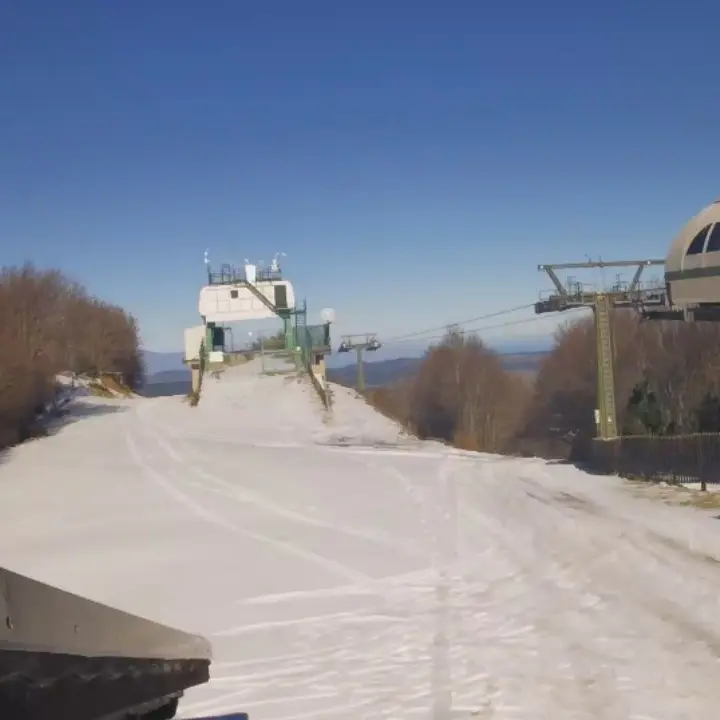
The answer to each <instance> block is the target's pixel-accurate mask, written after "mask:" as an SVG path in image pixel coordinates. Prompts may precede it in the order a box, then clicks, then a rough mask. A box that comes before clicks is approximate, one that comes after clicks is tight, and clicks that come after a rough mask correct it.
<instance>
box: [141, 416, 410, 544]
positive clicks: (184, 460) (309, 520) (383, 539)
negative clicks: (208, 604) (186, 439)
mask: <svg viewBox="0 0 720 720" xmlns="http://www.w3.org/2000/svg"><path fill="white" fill-rule="evenodd" d="M142 422H143V425H144V426H145V427H146V428H147V434H148V435H151V436H152V437H153V439H154V440H155V442H156V443H157V445H158V447H159V448H160V449H162V451H163V452H164V453H165V454H166V455H167V456H168V457H169V458H170V459H171V460H173V461H174V462H175V463H177V464H178V465H182V467H183V468H184V469H186V470H190V472H192V473H193V474H194V475H195V476H196V477H197V478H199V479H201V480H203V481H204V482H205V483H207V484H208V487H204V486H203V485H202V484H201V485H199V486H195V487H200V488H202V489H205V490H206V491H207V492H215V493H217V494H220V495H223V496H224V497H227V498H228V499H232V500H236V501H237V502H240V503H247V504H249V505H254V506H256V507H258V508H259V509H261V510H264V511H265V512H267V513H270V514H273V515H277V516H279V517H284V518H286V519H288V520H292V521H294V522H297V523H300V524H303V525H308V526H311V527H317V528H323V529H326V530H332V531H333V532H340V533H343V534H345V535H349V536H351V537H356V538H359V539H361V540H367V541H369V542H372V543H375V544H377V545H380V546H383V547H387V548H389V549H391V550H395V551H397V552H400V553H403V554H405V555H407V556H409V557H413V558H418V557H422V556H421V555H419V554H418V552H417V549H416V547H415V545H414V544H412V543H409V542H403V541H400V540H398V539H397V537H395V536H392V535H388V534H387V533H382V532H379V531H377V530H374V529H370V528H364V527H351V526H348V525H346V524H342V525H338V524H337V523H334V522H328V521H325V520H321V519H319V518H316V517H311V516H309V515H307V514H305V513H300V512H297V511H295V510H292V509H290V508H287V507H284V506H282V505H279V504H277V503H275V502H273V501H272V500H269V499H268V498H267V497H266V496H264V495H262V493H258V492H254V491H252V490H248V489H247V488H239V487H237V486H236V485H234V484H232V483H230V482H228V481H227V480H224V479H223V478H221V477H219V476H218V475H216V474H215V473H211V472H209V471H208V470H205V469H204V468H203V467H202V466H201V465H199V464H198V462H197V459H198V458H195V457H192V456H190V454H188V453H181V452H178V451H177V450H176V449H175V448H174V447H173V446H172V444H171V443H170V442H168V441H167V440H166V439H165V438H164V437H163V435H162V434H161V432H160V431H159V429H158V428H157V426H156V425H155V424H154V423H152V422H151V421H147V420H143V421H142ZM297 447H299V448H302V447H303V446H297Z"/></svg>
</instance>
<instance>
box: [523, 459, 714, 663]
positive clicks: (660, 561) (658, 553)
mask: <svg viewBox="0 0 720 720" xmlns="http://www.w3.org/2000/svg"><path fill="white" fill-rule="evenodd" d="M541 473H543V474H544V471H542V470H541ZM520 479H521V480H522V481H523V482H524V483H526V484H528V485H530V486H532V487H533V488H534V489H535V490H539V491H541V492H544V493H545V496H544V497H540V498H538V499H539V500H540V501H541V502H543V503H544V504H546V505H547V506H548V507H550V508H552V509H553V510H554V511H555V512H556V513H560V514H562V511H561V509H560V508H559V507H558V506H557V504H553V502H552V498H553V497H555V498H557V500H556V503H557V501H559V502H560V503H563V502H567V498H572V499H573V500H574V501H576V502H573V503H572V508H573V509H574V510H575V511H578V512H585V513H587V512H589V513H591V514H592V515H594V516H595V518H596V519H597V520H599V521H600V522H602V523H603V524H606V525H608V526H609V527H610V528H611V531H610V532H608V533H607V536H608V537H616V538H617V537H620V538H622V540H624V541H625V542H626V543H627V545H628V546H629V547H631V548H632V550H633V551H634V552H635V554H636V556H637V557H639V558H642V557H644V556H647V557H649V558H652V559H653V561H654V562H655V563H656V566H657V567H658V568H660V570H661V572H659V573H658V572H655V573H653V576H651V577H650V578H649V579H648V580H649V582H650V584H652V582H653V579H654V578H659V577H668V576H672V575H675V574H677V577H678V578H680V577H682V576H683V575H685V574H687V573H688V569H689V567H688V564H689V563H691V564H692V565H694V566H699V567H698V568H697V571H696V572H694V573H693V575H694V576H695V579H696V580H698V579H701V578H703V577H704V579H706V580H709V574H708V573H707V570H708V563H710V564H711V566H717V560H716V559H715V558H713V557H711V556H707V555H703V554H698V553H695V552H693V551H692V550H691V549H690V548H688V547H685V546H683V545H682V544H681V543H679V542H676V541H674V540H673V539H671V538H668V537H666V536H664V535H662V534H660V533H658V532H657V531H655V530H653V529H651V528H648V527H646V526H637V525H636V524H634V523H633V522H632V521H631V520H628V519H625V518H621V517H617V516H613V515H611V514H609V512H608V511H607V510H606V508H603V507H601V506H600V505H598V504H596V503H594V502H593V501H592V500H590V499H588V498H581V497H578V496H575V495H571V494H569V493H566V492H563V491H560V493H556V492H555V493H553V492H549V491H548V490H547V488H544V487H543V486H542V484H541V483H540V482H539V481H538V480H537V478H532V477H527V476H521V477H520ZM657 544H660V545H661V546H662V549H660V548H658V547H656V545H657ZM713 569H715V567H713ZM717 569H720V568H717ZM717 569H715V572H716V573H717ZM715 577H717V575H715ZM625 587H626V592H627V593H628V595H629V596H630V597H632V598H633V599H634V600H635V601H636V602H638V603H640V604H642V605H643V606H645V607H646V609H647V610H648V611H649V612H651V613H652V614H653V615H655V616H656V617H657V618H658V619H660V620H662V621H663V622H666V621H670V622H672V623H674V624H675V625H676V627H677V629H678V630H679V631H680V632H681V633H683V634H684V635H685V636H686V637H687V638H688V641H689V642H700V643H702V644H704V645H705V646H706V647H707V648H708V650H709V651H710V652H711V653H712V654H713V655H714V656H715V658H717V659H718V660H720V634H719V633H718V630H717V628H715V629H710V627H708V626H707V624H704V623H701V622H699V621H698V619H697V618H696V617H689V616H688V614H687V611H686V610H685V609H684V608H682V607H681V606H680V605H679V604H678V603H677V602H675V600H674V599H672V598H666V597H664V596H663V594H662V592H663V588H657V589H656V590H655V594H654V596H653V597H652V598H650V597H649V593H645V594H643V595H642V596H641V595H638V594H637V593H635V592H634V591H633V588H636V587H637V585H636V584H633V583H631V582H628V583H627V584H626V585H625ZM644 587H647V585H645V584H644ZM678 590H680V588H678ZM682 590H683V591H684V592H687V588H686V587H683V588H682ZM710 597H711V598H712V599H713V601H714V602H713V605H715V607H714V608H713V613H712V619H713V620H714V619H715V618H716V617H717V603H716V601H715V598H716V597H717V588H716V587H712V588H710V589H709V590H708V592H706V593H703V595H702V596H701V597H700V598H699V600H702V601H705V602H707V601H708V599H710ZM693 604H695V603H693ZM700 605H701V603H700V602H698V603H697V604H696V606H697V607H700Z"/></svg>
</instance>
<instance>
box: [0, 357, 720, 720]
mask: <svg viewBox="0 0 720 720" xmlns="http://www.w3.org/2000/svg"><path fill="white" fill-rule="evenodd" d="M83 402H85V403H89V404H90V405H93V403H95V405H93V407H100V406H101V405H102V404H103V403H102V402H99V401H94V400H87V399H84V400H83ZM107 404H108V403H107V402H106V403H105V405H107ZM116 405H117V406H118V407H120V408H121V410H122V412H114V413H103V414H100V413H99V412H98V413H97V414H95V415H94V414H93V413H88V416H87V417H85V418H84V419H83V420H82V421H80V422H77V423H74V424H72V425H70V426H68V427H67V428H64V429H63V430H62V431H61V432H60V433H59V434H58V435H57V436H55V437H52V438H48V439H44V440H42V441H36V442H32V443H28V444H27V445H25V446H23V447H21V448H18V449H16V450H14V451H13V452H12V453H11V455H10V457H9V458H8V460H7V461H6V462H5V463H4V464H3V465H2V466H0V543H1V544H0V548H2V553H3V562H4V563H5V564H6V565H7V566H8V567H11V568H12V569H15V570H18V571H20V572H26V573H27V574H30V575H32V576H35V577H38V578H39V579H41V580H44V581H47V582H51V583H56V584H58V585H60V586H62V587H66V588H67V589H70V590H72V591H74V592H79V593H82V594H86V595H89V596H90V597H93V598H96V599H98V600H101V601H103V602H109V603H111V604H113V605H115V606H118V607H122V608H123V609H126V610H129V611H130V612H135V613H138V614H141V615H144V616H147V617H150V618H152V619H155V620H157V621H159V622H165V623H168V624H170V625H173V626H176V627H180V628H183V629H186V630H188V631H190V632H199V633H201V634H204V635H206V636H207V637H208V638H209V639H210V640H211V641H212V643H213V646H214V656H215V659H214V662H213V666H212V672H211V674H212V677H211V681H210V682H209V683H208V684H206V685H205V686H201V687H199V688H195V689H192V690H190V691H189V692H188V693H187V694H186V696H185V697H184V699H183V701H182V703H181V707H180V714H179V717H192V716H194V715H209V714H213V713H223V712H230V711H233V710H243V711H246V712H249V713H250V717H251V718H252V720H271V719H272V720H301V719H302V718H308V720H310V719H313V720H315V719H318V720H322V719H327V720H333V719H335V718H338V719H340V718H353V719H357V720H360V719H364V718H368V720H369V719H370V718H378V717H382V718H388V719H393V720H403V719H405V718H432V719H433V720H451V719H452V718H485V719H492V720H505V719H508V720H510V719H512V720H525V719H527V720H530V719H531V718H532V720H537V719H545V718H547V719H548V720H550V719H552V720H556V719H557V720H559V719H560V718H563V719H565V718H568V719H577V720H586V719H587V720H589V719H591V718H592V719H593V720H594V719H596V718H600V719H602V720H626V719H629V720H649V719H651V718H652V720H679V719H680V718H683V719H684V718H693V719H694V720H705V719H707V720H714V718H716V717H718V710H717V708H718V705H719V704H720V683H718V681H717V679H718V673H720V612H719V609H720V608H719V607H718V604H719V602H720V563H719V562H718V558H720V539H718V533H720V526H719V525H718V524H717V521H714V520H711V519H709V518H707V517H706V516H705V515H703V514H702V513H700V512H697V511H692V510H688V509H685V508H670V507H668V506H666V505H663V504H661V503H658V502H652V501H646V500H642V499H638V498H635V497H632V496H631V495H630V494H629V493H628V492H627V491H626V490H625V489H624V488H623V486H622V483H621V481H618V480H616V479H612V478H597V477H591V476H588V475H586V474H584V473H582V472H580V471H578V470H576V469H574V468H570V467H561V466H553V465H549V464H547V463H544V462H541V461H539V460H523V459H512V458H501V457H498V456H491V455H480V454H478V455H474V454H470V453H461V452H458V451H455V450H452V449H450V448H444V447H443V446H441V445H439V444H438V443H419V442H414V441H411V440H408V439H406V438H405V439H404V438H402V437H400V436H399V434H398V430H397V428H396V427H395V426H394V425H393V423H391V422H390V421H389V420H387V419H386V418H384V417H382V416H380V415H377V414H376V413H374V412H373V411H372V409H371V408H369V407H368V406H367V405H365V404H364V403H363V401H362V400H360V399H357V398H356V397H354V394H353V393H352V392H351V391H348V390H346V389H344V388H339V387H336V388H335V411H334V418H333V420H332V421H331V422H330V423H329V424H325V423H324V422H323V417H322V413H321V412H320V411H319V409H318V403H317V401H316V398H314V396H313V394H312V389H311V388H310V387H309V385H306V384H304V383H299V382H297V381H296V380H294V379H292V378H284V377H259V376H258V375H257V370H256V368H255V367H254V366H253V365H250V366H246V367H243V368H238V369H235V370H232V371H228V372H227V373H225V375H224V377H222V378H221V379H219V380H213V379H208V380H207V381H206V384H205V387H204V389H203V397H202V400H201V402H200V404H199V405H198V407H197V408H193V409H191V408H189V407H187V406H185V405H183V404H182V403H181V402H180V400H179V399H178V398H161V399H153V400H135V401H123V402H119V403H116ZM91 409H92V408H91Z"/></svg>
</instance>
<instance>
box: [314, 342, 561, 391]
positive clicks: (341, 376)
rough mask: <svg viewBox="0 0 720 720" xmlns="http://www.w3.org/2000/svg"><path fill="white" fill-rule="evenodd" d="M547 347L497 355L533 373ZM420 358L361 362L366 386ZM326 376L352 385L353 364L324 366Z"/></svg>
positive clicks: (411, 369)
mask: <svg viewBox="0 0 720 720" xmlns="http://www.w3.org/2000/svg"><path fill="white" fill-rule="evenodd" d="M547 355H548V351H547V350H539V351H532V352H519V353H512V354H508V355H501V356H500V359H501V360H502V363H503V365H504V366H505V368H506V369H507V370H509V371H510V372H517V373H523V374H527V375H535V373H537V371H538V369H539V367H540V363H541V362H542V361H543V359H544V358H545V357H547ZM422 362H423V358H421V357H414V358H396V359H393V360H380V361H375V362H366V363H365V383H366V385H367V386H368V387H384V386H386V385H391V384H392V383H394V382H397V381H398V380H401V379H402V378H406V377H410V376H412V375H414V374H415V373H416V372H417V371H418V370H419V368H420V365H421V364H422ZM327 373H328V380H330V381H332V382H337V383H341V384H343V385H354V384H355V383H356V381H357V365H356V364H355V363H353V364H351V365H344V366H342V367H336V368H328V371H327Z"/></svg>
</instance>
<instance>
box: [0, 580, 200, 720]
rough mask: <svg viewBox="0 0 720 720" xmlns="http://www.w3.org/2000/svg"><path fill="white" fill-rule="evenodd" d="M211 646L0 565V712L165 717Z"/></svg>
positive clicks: (42, 716)
mask: <svg viewBox="0 0 720 720" xmlns="http://www.w3.org/2000/svg"><path fill="white" fill-rule="evenodd" d="M210 659H211V648H210V643H209V642H208V641H207V640H206V639H205V638H203V637H200V636H198V635H190V634H188V633H184V632H181V631H179V630H175V629H173V628H170V627H166V626H165V625H160V624H158V623H154V622H151V621H149V620H145V619H143V618H140V617H136V616H134V615H130V614H128V613H125V612H122V611H120V610H115V609H113V608H111V607H108V606H106V605H102V604H100V603H96V602H93V601H91V600H87V599H85V598H83V597H80V596H78V595H73V594H71V593H68V592H65V591H63V590H59V589H58V588H55V587H52V586H51V585H45V584H44V583H40V582H37V581H35V580H31V579H30V578H27V577H25V576H23V575H18V574H17V573H14V572H10V571H9V570H6V569H4V568H0V718H3V719H4V718H7V719H8V720H10V719H11V718H12V720H119V719H120V718H132V719H133V720H140V719H141V718H142V719H143V720H165V719H166V718H171V717H173V716H174V714H175V711H176V708H177V702H178V699H179V698H180V696H181V695H182V693H183V690H185V689H187V688H190V687H193V686H195V685H200V684H202V683H204V682H207V680H208V679H209V670H210Z"/></svg>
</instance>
